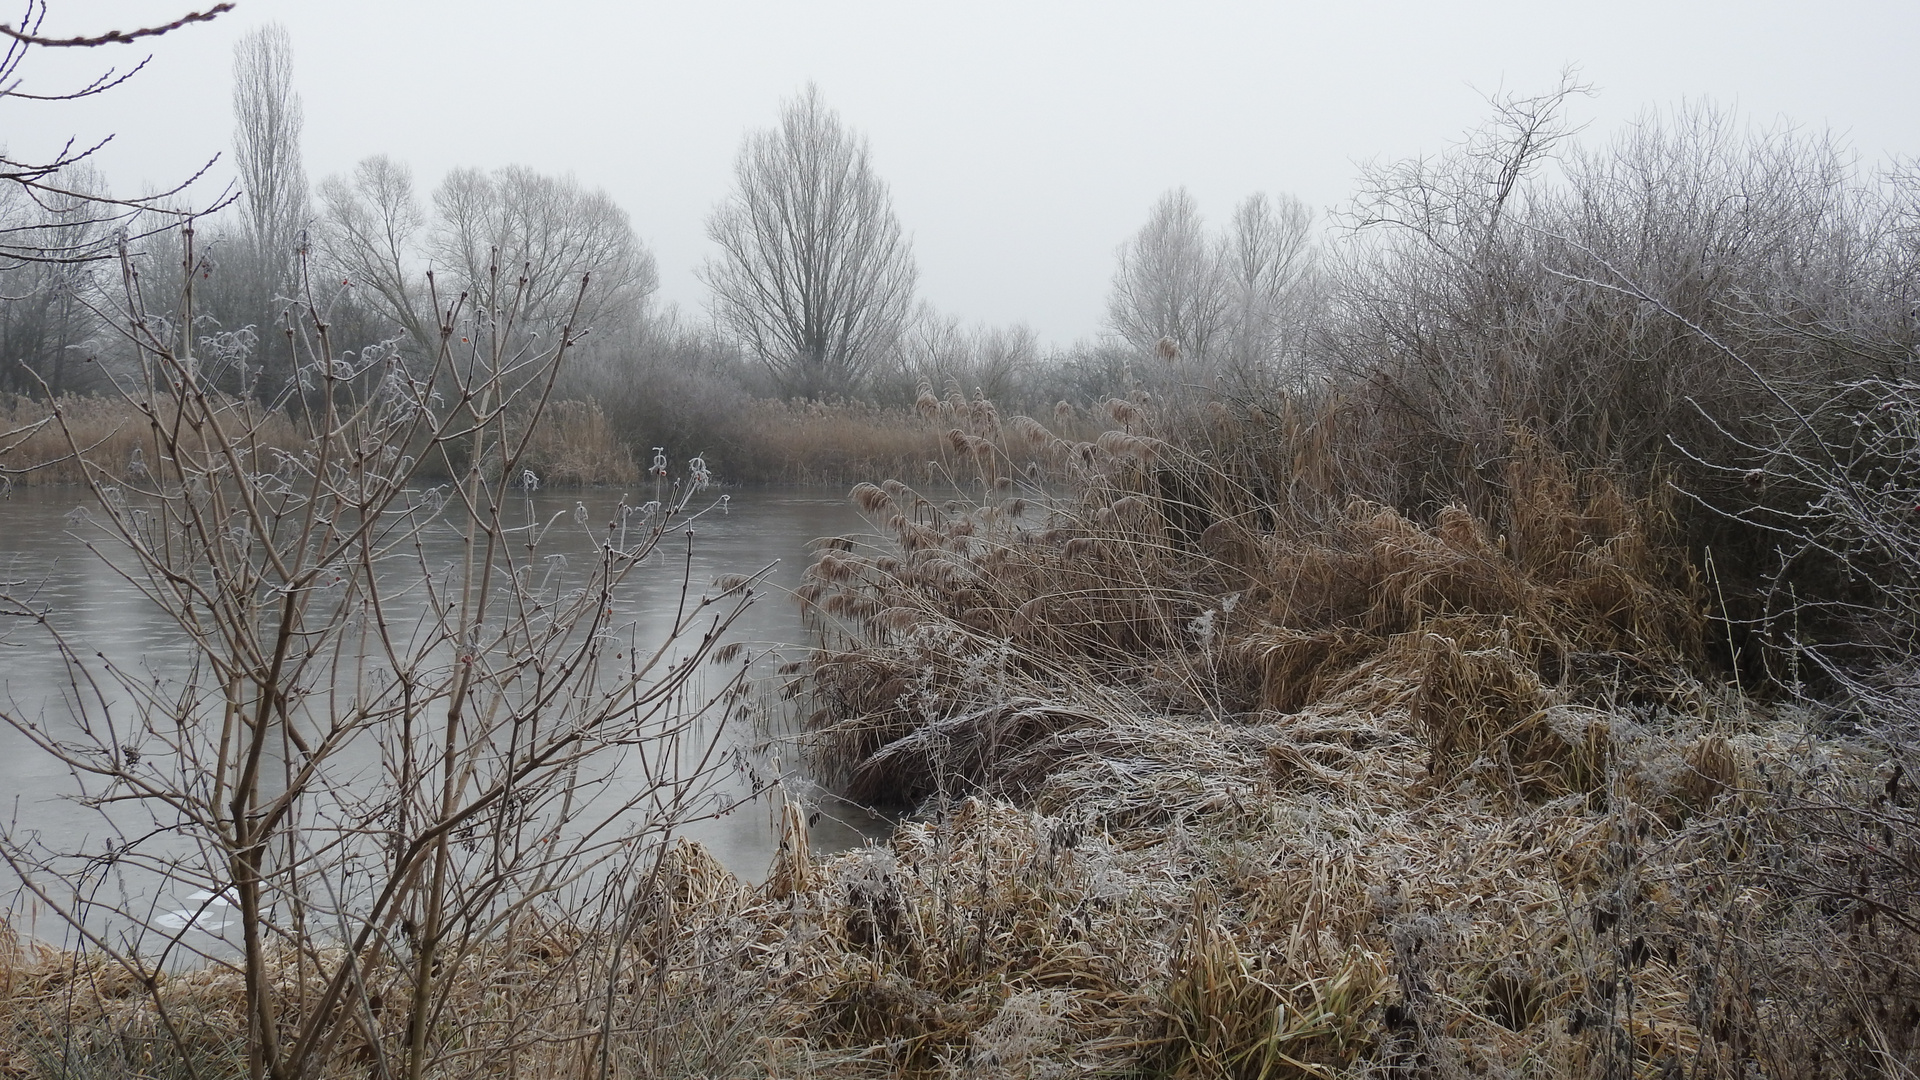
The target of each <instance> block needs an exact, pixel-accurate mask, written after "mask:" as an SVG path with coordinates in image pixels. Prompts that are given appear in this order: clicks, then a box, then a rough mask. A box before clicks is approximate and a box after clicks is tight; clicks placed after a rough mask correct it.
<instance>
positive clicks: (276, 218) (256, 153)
mask: <svg viewBox="0 0 1920 1080" xmlns="http://www.w3.org/2000/svg"><path fill="white" fill-rule="evenodd" d="M303 124H304V118H303V115H302V111H301V108H300V95H299V94H297V93H295V92H294V90H293V46H292V44H291V42H290V41H289V40H288V38H287V31H286V28H285V27H282V26H279V25H277V24H276V25H271V26H263V27H261V28H260V29H258V30H255V31H254V32H253V33H251V34H248V35H247V36H246V37H244V38H241V39H240V41H239V42H238V43H237V44H236V45H234V48H233V156H234V164H235V166H236V167H237V168H238V169H239V172H240V184H241V195H240V209H241V213H242V216H243V217H244V218H245V220H246V223H247V234H248V237H249V238H250V239H251V240H252V242H253V246H254V250H255V251H257V252H260V253H262V254H263V255H266V254H271V255H277V256H279V257H281V258H282V259H286V258H287V257H289V256H291V255H292V253H293V248H294V245H295V243H296V242H297V241H298V239H299V236H300V233H301V230H303V229H304V228H305V227H306V217H307V174H306V168H305V166H304V165H302V164H301V160H300V130H301V127H302V126H303Z"/></svg>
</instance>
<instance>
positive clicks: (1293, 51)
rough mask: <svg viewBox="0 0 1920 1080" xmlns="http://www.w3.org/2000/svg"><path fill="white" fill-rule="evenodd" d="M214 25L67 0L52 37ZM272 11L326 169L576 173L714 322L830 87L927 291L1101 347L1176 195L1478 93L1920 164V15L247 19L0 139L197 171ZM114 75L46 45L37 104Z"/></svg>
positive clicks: (718, 5)
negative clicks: (107, 146)
mask: <svg viewBox="0 0 1920 1080" xmlns="http://www.w3.org/2000/svg"><path fill="white" fill-rule="evenodd" d="M16 2H17V0H16ZM207 2H210V0H85V2H80V0H53V4H54V7H55V10H54V12H53V15H52V16H51V17H50V21H49V25H48V28H47V29H48V31H49V32H81V31H98V30H101V29H107V28H126V27H130V26H131V25H132V24H133V23H135V22H137V21H141V20H148V21H151V20H155V19H164V18H167V17H171V16H173V15H177V14H179V13H180V12H181V11H183V10H185V9H187V8H190V7H203V6H205V4H206V3H207ZM7 10H9V11H10V10H11V6H9V7H8V9H7ZM267 22H279V23H282V24H284V25H285V26H286V27H287V30H288V31H289V33H290V34H291V36H292V40H293V46H294V53H295V65H296V81H297V83H298V87H299V90H300V92H301V95H302V97H303V98H304V101H305V105H306V117H307V126H306V141H305V150H306V159H307V166H308V170H309V172H310V173H311V174H312V175H313V177H314V178H315V179H316V180H318V179H319V178H320V177H323V176H326V175H328V174H330V173H335V172H342V171H345V170H346V169H348V168H350V167H351V166H352V165H353V163H354V162H356V161H358V160H359V159H360V158H362V157H365V156H368V155H371V154H376V153H387V154H390V155H392V156H394V157H396V158H398V159H400V160H403V161H406V162H408V163H409V164H411V165H412V167H413V169H414V172H415V178H416V181H417V182H418V184H419V185H420V187H421V188H422V189H423V190H428V189H431V187H432V186H433V185H434V184H435V183H437V182H438V180H439V177H440V176H441V174H442V173H444V172H445V171H446V170H447V169H448V168H450V167H453V166H457V165H478V166H497V165H504V164H508V163H514V162H519V163H525V164H528V165H532V166H534V167H537V168H540V169H543V170H548V171H553V172H571V173H573V174H574V175H575V176H577V177H578V178H579V179H580V180H581V181H582V182H584V183H585V184H588V185H590V186H597V187H604V188H606V189H607V190H608V191H609V192H610V193H611V194H612V195H613V196H614V198H615V199H616V200H617V201H618V202H619V203H620V204H621V205H622V206H623V207H625V208H626V210H627V212H628V213H629V214H630V215H632V218H633V223H634V227H635V229H636V231H637V232H638V233H639V234H640V236H641V238H642V239H643V240H644V241H645V242H646V243H647V244H648V245H649V246H650V247H651V248H652V250H653V252H654V254H655V255H656V256H657V257H658V259H659V261H660V270H661V279H662V298H663V299H665V300H668V301H671V302H675V303H678V304H679V305H680V306H682V307H683V308H685V309H687V310H689V311H690V312H695V313H698V312H702V311H703V310H704V303H705V297H704V293H703V290H702V289H701V287H700V285H699V283H698V282H697V281H696V280H695V278H694V270H695V268H696V267H697V266H698V265H699V264H700V262H701V261H702V260H703V259H705V258H706V257H707V254H708V250H709V247H708V243H707V241H706V238H705V234H704V222H705V218H706V215H707V213H708V211H709V210H710V209H711V208H712V206H713V205H714V203H715V202H717V201H718V200H719V199H720V198H722V197H723V196H724V194H725V193H726V191H727V190H728V188H729V186H730V183H731V167H732V162H733V157H734V154H735V151H736V150H737V149H738V146H739V143H740V138H741V136H742V134H743V133H744V132H745V131H746V130H747V129H749V128H752V127H760V126H765V125H768V124H770V123H771V122H772V120H773V117H774V113H775V109H776V107H777V105H778V102H779V101H780V99H781V98H782V97H784V96H787V95H789V94H792V93H794V92H795V91H796V90H797V89H798V88H800V87H801V86H803V85H804V84H805V83H806V82H807V81H808V80H813V81H815V82H817V83H818V84H819V85H820V88H821V91H822V93H823V94H824V95H825V97H826V100H827V101H828V102H829V103H830V104H831V105H832V106H833V107H834V108H836V109H838V110H839V112H840V113H841V115H842V116H843V117H844V119H845V120H846V121H847V122H848V123H850V124H851V125H852V126H854V127H855V128H857V129H859V130H861V131H863V132H865V133H866V135H867V136H868V137H869V139H870V140H871V142H872V146H873V155H874V161H875V164H876V166H877V167H878V170H879V172H880V174H881V175H882V176H883V177H884V178H885V179H886V180H887V181H888V183H889V184H890V185H891V187H892V190H893V197H894V205H895V209H896V211H897V212H898V213H899V215H900V219H901V221H902V223H903V224H904V226H905V227H906V229H907V231H908V232H909V233H911V234H912V236H913V240H914V247H915V251H916V253H917V255H918V258H919V264H920V272H921V287H920V292H921V295H922V297H923V298H925V299H927V300H929V301H931V302H932V303H933V304H935V305H936V306H938V307H939V308H940V309H942V310H943V311H946V312H949V313H951V314H954V315H958V316H960V317H961V318H963V319H966V320H968V321H980V322H993V323H1011V322H1021V321H1024V322H1026V323H1028V324H1030V325H1031V326H1033V327H1034V329H1036V330H1037V331H1039V333H1040V335H1041V337H1042V338H1043V339H1046V340H1052V341H1056V342H1060V343H1066V342H1068V341H1071V340H1072V339H1074V338H1077V337H1081V336H1085V335H1089V334H1092V333H1094V332H1096V331H1097V330H1098V329H1099V326H1100V322H1101V315H1102V308H1103V301H1104V296H1105V294H1106V290H1107V284H1108V279H1109V277H1110V276H1111V274H1112V270H1113V253H1114V249H1115V247H1116V246H1117V245H1118V244H1119V243H1120V242H1121V241H1123V240H1124V239H1125V238H1126V237H1127V236H1128V235H1129V234H1130V233H1131V232H1132V231H1133V230H1134V229H1136V228H1137V227H1138V226H1139V224H1140V223H1141V222H1142V221H1143V220H1144V219H1145V216H1146V212H1147V209H1148V207H1149V205H1150V204H1151V203H1152V202H1153V200H1154V199H1155V198H1156V197H1157V196H1158V195H1159V194H1160V193H1161V192H1162V191H1164V190H1166V189H1167V188H1170V187H1173V186H1176V185H1181V184H1184V185H1186V186H1187V187H1188V188H1189V189H1191V190H1192V191H1193V192H1194V194H1195V196H1196V197H1197V198H1198V199H1199V200H1200V203H1201V206H1202V208H1203V209H1204V210H1205V211H1206V212H1207V213H1208V214H1209V216H1210V217H1212V218H1213V219H1215V220H1220V219H1224V218H1225V217H1226V215H1227V214H1228V213H1229V212H1230V210H1231V208H1232V205H1233V203H1234V202H1235V201H1236V200H1238V199H1239V198H1241V197H1242V196H1244V195H1246V194H1248V193H1251V192H1253V191H1256V190H1262V191H1268V192H1291V193H1293V194H1295V195H1298V196H1299V197H1300V198H1302V199H1304V200H1306V201H1307V202H1308V203H1309V204H1310V205H1312V206H1313V207H1315V208H1316V209H1321V210H1324V209H1325V208H1326V207H1328V206H1330V205H1333V204H1335V203H1338V202H1339V201H1341V200H1342V199H1343V198H1345V197H1346V195H1347V194H1348V192H1349V191H1350V190H1351V189H1352V186H1353V179H1354V176H1355V174H1356V172H1357V163H1358V162H1361V161H1365V160H1370V159H1385V158H1393V157H1401V156H1406V155H1410V154H1417V153H1423V152H1425V153H1431V152H1435V151H1438V150H1440V149H1442V148H1443V147H1444V146H1445V145H1446V144H1447V143H1448V142H1449V141H1450V140H1452V139H1454V138H1456V137H1458V136H1459V134H1460V133H1461V132H1462V131H1463V130H1464V129H1465V128H1467V127H1469V126H1471V125H1473V124H1475V123H1476V122H1478V121H1479V120H1480V119H1481V118H1482V117H1483V116H1485V115H1486V113H1487V107H1486V104H1485V101H1484V96H1485V94H1486V93H1488V92H1492V91H1494V90H1496V89H1498V88H1500V87H1502V86H1504V87H1506V88H1508V89H1510V90H1516V91H1521V92H1529V93H1531V92H1538V91H1544V90H1546V89H1549V88H1550V87H1552V86H1553V85H1554V83H1555V82H1556V80H1557V75H1558V72H1559V70H1560V69H1561V68H1562V67H1563V66H1565V65H1568V64H1574V65H1578V66H1579V68H1580V69H1581V72H1582V74H1583V76H1584V77H1585V78H1586V79H1587V80H1588V81H1590V82H1592V83H1593V84H1594V85H1595V86H1596V87H1597V88H1598V89H1599V91H1600V93H1599V96H1598V97H1597V98H1595V99H1592V100H1589V101H1585V102H1582V103H1581V104H1580V105H1579V106H1578V109H1577V115H1578V116H1579V117H1580V118H1581V119H1584V120H1589V121H1591V122H1592V124H1593V126H1592V128H1590V130H1589V136H1588V137H1589V138H1603V137H1605V135H1606V134H1607V133H1608V132H1610V131H1613V130H1617V129H1618V128H1619V126H1620V125H1622V124H1625V123H1628V122H1630V121H1631V120H1632V119H1633V118H1634V117H1636V116H1637V115H1640V114H1642V113H1643V112H1644V111H1646V110H1648V109H1665V108H1668V107H1670V106H1673V105H1676V104H1678V103H1680V102H1682V101H1683V100H1687V99H1699V98H1711V99H1713V100H1715V101H1717V102H1719V103H1720V104H1723V105H1730V106H1736V107H1738V108H1739V110H1740V111H1741V112H1742V114H1743V115H1744V116H1745V117H1746V118H1747V119H1748V120H1750V121H1752V122H1755V123H1759V124H1773V123H1778V122H1782V121H1789V122H1792V123H1795V124H1798V125H1800V126H1802V127H1804V128H1816V129H1817V128H1831V129H1833V130H1835V131H1836V132H1837V133H1839V134H1841V135H1842V136H1844V138H1845V139H1846V140H1847V141H1848V142H1849V143H1851V145H1853V146H1854V147H1855V148H1856V149H1857V150H1858V151H1859V153H1860V155H1861V156H1862V159H1863V161H1864V162H1866V163H1868V164H1869V165H1871V164H1874V163H1878V162H1880V161H1882V160H1884V159H1886V158H1888V157H1890V156H1911V155H1915V154H1920V64H1916V63H1915V62H1914V57H1915V53H1916V47H1920V4H1916V3H1914V2H1913V0H1898V2H1894V0H1828V2H1825V3H1820V4H1812V3H1805V2H1799V3H1794V2H1780V0H1742V2H1737V3H1736V2H1692V0H1666V2H1658V0H1593V2H1588V3H1583V4H1569V3H1555V2H1548V0H1532V2H1517V0H1454V2H1448V0H1400V2H1386V0H1379V2H1344V3H1343V2H1337V0H1319V2H1316V3H1299V2H1291V0H1289V2H1268V3H1253V2H1245V3H1227V2H1187V3H1180V4H1173V3H1150V2H1122V0H1106V2H1065V0H1061V2H1049V0H1027V2H1024V3H1022V2H1004V0H969V2H966V3H951V2H949V3H943V4H933V3H918V2H902V0H894V2H873V0H810V2H775V0H700V2H680V3H644V2H640V3H637V2H612V0H541V2H539V3H527V2H516V3H507V2H502V0H240V3H239V4H238V7H237V8H236V10H234V11H233V12H232V13H231V14H228V15H225V16H222V17H221V18H220V19H218V20H217V21H215V22H214V23H212V24H210V25H205V26H197V27H191V28H188V29H186V30H183V31H180V32H179V33H177V34H175V35H171V36H169V37H166V38H162V39H160V40H159V41H157V42H153V43H151V44H150V45H149V46H148V47H146V48H142V47H140V46H134V47H120V48H116V49H113V50H111V54H112V56H111V62H114V63H122V64H124V63H127V62H129V61H130V60H137V59H138V57H139V56H142V55H145V54H146V53H147V52H149V51H150V52H152V53H153V54H154V60H153V63H152V64H151V66H150V67H149V69H148V70H147V71H146V72H143V73H142V74H141V76H140V77H139V78H138V79H137V80H136V81H135V82H134V83H132V84H130V85H129V86H127V87H125V88H123V89H121V90H119V91H117V92H115V93H113V94H112V95H109V96H107V97H106V98H104V99H101V100H99V101H97V102H95V103H92V104H90V105H88V106H86V107H84V108H82V107H78V106H72V105H66V106H61V105H55V106H34V105H31V104H29V103H22V102H11V103H9V104H8V113H7V115H6V117H5V120H4V127H0V134H3V135H4V137H5V138H6V140H7V142H8V145H9V148H10V149H11V150H13V151H14V152H15V153H19V154H25V153H29V152H32V151H33V150H34V149H35V148H43V147H45V146H47V145H48V142H49V140H50V139H51V138H52V137H53V136H54V135H55V134H57V133H66V132H74V133H78V134H80V135H82V136H87V135H94V136H97V135H103V134H107V133H117V137H116V139H115V142H114V145H113V147H112V149H111V152H110V153H108V154H106V155H104V156H103V160H102V164H103V167H104V170H105V172H106V173H107V175H108V178H109V179H110V180H111V181H112V182H113V183H114V184H115V185H116V186H117V187H118V188H120V189H122V190H133V189H136V188H138V187H140V185H141V184H142V182H143V181H144V182H150V183H156V184H157V183H161V182H165V181H169V180H171V179H174V178H177V177H178V176H180V175H182V174H183V173H185V172H187V171H190V169H191V168H192V167H194V166H195V165H197V164H198V163H199V162H201V161H203V160H204V159H205V158H207V157H209V156H211V155H212V154H214V153H218V152H222V151H224V150H225V149H226V145H227V142H228V139H229V135H230V132H231V120H230V113H229V100H230V99H229V96H228V95H229V89H228V87H229V74H230V69H231V49H232V44H233V42H234V40H235V39H237V38H238V37H239V36H240V35H241V34H243V33H245V32H246V31H247V30H249V29H252V28H253V27H255V26H258V25H260V24H262V23H267ZM108 52H109V51H108V50H94V51H91V52H90V53H89V54H86V55H77V56H55V55H52V54H50V53H48V52H44V51H43V52H42V53H41V54H40V58H39V59H38V60H36V61H32V62H30V63H31V64H33V65H34V66H30V67H29V68H27V69H26V72H25V73H26V74H27V75H28V77H29V78H30V79H32V80H33V82H32V84H31V85H30V86H29V87H28V89H36V88H37V89H40V90H48V89H53V88H55V87H56V86H57V85H58V83H59V82H60V80H61V77H62V72H63V71H66V70H72V69H71V68H69V67H68V65H71V64H74V63H76V62H79V63H87V64H92V65H96V66H97V65H98V64H99V63H101V62H103V61H104V60H107V59H108ZM224 168H225V166H224V164H222V165H220V166H216V170H222V171H223V170H224Z"/></svg>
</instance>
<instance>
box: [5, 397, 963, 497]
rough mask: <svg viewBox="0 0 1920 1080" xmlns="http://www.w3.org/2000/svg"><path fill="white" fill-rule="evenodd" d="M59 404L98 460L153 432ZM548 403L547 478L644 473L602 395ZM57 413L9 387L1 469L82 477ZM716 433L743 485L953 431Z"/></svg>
mask: <svg viewBox="0 0 1920 1080" xmlns="http://www.w3.org/2000/svg"><path fill="white" fill-rule="evenodd" d="M59 408H60V409H61V410H62V411H63V412H64V413H65V415H66V418H67V424H68V427H69V428H70V429H71V430H72V432H73V436H74V439H75V440H76V441H77V442H78V443H79V445H80V447H81V449H82V451H83V455H84V456H86V457H88V458H91V459H95V460H99V461H110V462H124V461H127V460H129V459H130V457H131V456H132V455H133V452H134V449H135V448H136V447H138V446H140V445H141V444H142V442H143V440H144V439H145V438H146V437H147V427H148V423H147V420H146V418H145V417H144V416H143V415H141V413H140V412H139V411H138V410H137V409H136V408H135V407H134V406H133V405H131V404H129V403H127V402H125V401H123V400H117V399H114V398H112V397H105V396H93V395H82V394H67V395H63V396H61V397H60V398H59ZM546 409H547V414H546V416H544V417H543V419H542V421H541V424H540V426H539V428H538V429H537V431H536V433H535V437H534V440H533V442H532V444H531V445H530V446H529V447H528V449H527V467H528V468H530V469H532V470H533V471H534V473H535V474H536V475H537V476H538V477H539V478H540V483H541V484H542V486H548V487H561V488H569V487H607V486H618V485H623V484H625V485H631V484H635V483H638V482H639V479H640V477H641V464H642V461H643V459H644V458H646V457H648V456H650V455H651V453H652V451H651V450H647V448H644V447H640V448H636V447H635V446H633V445H632V444H630V443H629V442H627V441H626V440H624V439H622V438H620V437H619V435H618V434H617V433H616V432H615V430H614V429H613V426H612V425H611V424H610V422H609V421H608V419H607V415H606V411H605V410H604V409H603V408H602V407H601V405H600V403H599V402H597V401H593V400H584V401H583V400H574V401H557V402H553V403H552V404H549V405H548V406H547V407H546ZM52 419H53V405H52V404H51V403H49V402H47V401H46V400H44V399H37V398H31V397H27V396H24V395H18V394H0V471H4V475H5V477H6V479H7V481H8V483H9V484H10V485H18V486H21V487H33V486H38V485H43V484H79V483H82V482H83V477H82V476H81V472H80V467H79V465H78V460H77V459H76V458H75V457H74V455H73V452H72V450H71V449H70V447H69V446H68V444H67V441H66V437H65V436H64V435H63V434H61V432H60V431H59V429H58V428H57V426H56V425H54V424H53V423H52V422H51V421H52ZM709 434H710V435H718V439H717V440H716V441H717V443H718V445H719V447H720V448H719V449H718V450H717V451H716V450H707V451H705V454H706V456H708V457H711V458H713V459H714V460H715V464H716V465H720V466H721V467H723V468H724V469H725V473H724V476H725V479H726V482H728V483H743V484H792V485H823V484H839V485H846V486H851V485H852V484H855V483H858V482H860V481H861V480H863V479H866V478H868V477H872V476H892V475H925V472H926V467H927V464H928V463H929V462H931V461H935V460H937V459H938V457H939V451H940V447H941V446H942V444H943V442H944V439H943V437H942V436H941V434H940V433H938V432H935V431H932V430H929V429H928V428H927V426H926V424H925V423H924V422H922V421H921V420H920V418H919V417H917V416H915V415H914V413H913V412H912V411H911V410H908V409H904V408H892V409H890V408H886V407H883V406H877V405H870V404H865V403H860V402H843V403H824V404H823V403H817V402H803V401H776V400H764V399H762V400H750V401H747V402H746V403H744V406H743V408H742V411H741V413H740V414H739V422H738V427H737V429H735V430H733V431H727V432H711V431H710V432H709ZM266 437H267V441H268V442H269V443H270V444H272V445H284V446H286V447H293V446H297V445H298V444H299V439H298V437H297V436H296V434H295V432H294V429H293V426H292V425H290V424H283V425H280V426H278V427H277V428H276V427H273V426H271V425H270V427H269V429H268V431H267V432H266ZM674 449H676V450H677V449H679V448H677V447H676V448H674ZM642 451H645V453H643V452H642ZM426 469H427V471H426V472H424V473H423V474H422V475H423V478H432V477H433V475H434V473H433V471H432V466H431V465H428V466H426ZM441 471H442V472H444V469H442V470H441Z"/></svg>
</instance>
